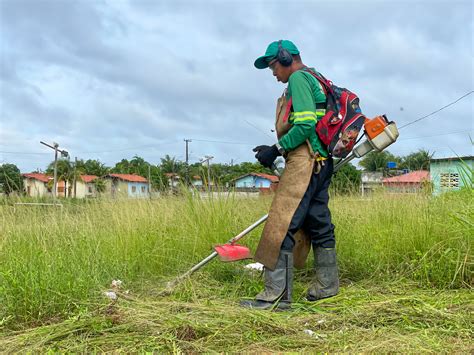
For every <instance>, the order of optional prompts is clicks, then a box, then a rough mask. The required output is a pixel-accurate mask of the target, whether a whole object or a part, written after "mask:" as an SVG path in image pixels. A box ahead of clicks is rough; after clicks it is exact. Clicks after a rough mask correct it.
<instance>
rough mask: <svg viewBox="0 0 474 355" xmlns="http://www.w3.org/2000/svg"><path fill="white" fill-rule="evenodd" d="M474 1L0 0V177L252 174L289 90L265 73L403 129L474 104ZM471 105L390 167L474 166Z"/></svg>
mask: <svg viewBox="0 0 474 355" xmlns="http://www.w3.org/2000/svg"><path fill="white" fill-rule="evenodd" d="M473 16H474V15H473V5H472V1H470V0H469V1H468V0H465V1H456V0H450V1H437V0H430V1H425V0H422V1H417V0H411V1H406V0H399V1H365V0H358V1H246V0H240V1H226V0H221V1H207V0H203V1H191V0H187V1H179V0H173V1H168V0H162V1H155V0H145V1H142V0H133V1H132V0H129V1H126V0H0V53H1V70H0V164H2V163H13V164H16V165H17V166H18V167H19V168H20V170H21V171H22V172H30V171H33V170H37V169H41V170H44V169H45V168H46V166H47V165H48V164H49V163H50V162H51V161H52V160H53V159H54V151H53V150H51V149H50V148H48V147H46V146H43V145H41V144H40V141H44V142H46V143H49V144H52V143H53V142H57V143H58V144H59V148H60V149H65V150H67V151H68V152H69V154H70V156H71V159H74V158H75V157H77V158H78V159H85V160H86V159H98V160H100V161H101V162H102V163H104V164H106V165H107V166H114V165H115V163H117V162H118V161H120V160H121V159H123V158H125V159H132V158H133V156H135V155H138V156H140V157H143V158H144V159H145V160H147V161H148V162H150V163H152V164H159V163H160V159H161V158H163V157H164V156H165V155H166V154H168V155H170V156H174V157H175V158H177V159H179V160H183V161H184V160H185V142H184V139H191V140H192V141H191V142H190V143H189V162H190V163H195V162H198V161H199V160H200V159H201V158H202V157H204V156H205V155H210V156H213V157H214V158H213V160H212V162H216V163H217V162H219V163H228V164H232V163H233V164H238V163H241V162H244V161H255V158H254V156H253V155H254V153H252V151H251V149H252V148H253V147H254V146H256V145H260V144H273V143H275V142H276V138H275V137H274V133H273V132H272V128H273V125H274V115H275V102H276V99H277V98H278V97H279V96H280V95H281V93H282V92H283V90H284V88H285V86H284V85H283V84H282V83H278V82H277V81H276V80H275V78H274V77H273V76H272V74H271V72H270V70H268V69H266V70H257V69H256V68H255V67H254V66H253V62H254V60H255V59H256V58H257V57H259V56H260V55H262V54H263V53H264V52H265V49H266V47H267V45H268V44H269V43H270V42H272V41H275V40H279V39H289V40H292V41H293V42H294V43H295V44H296V45H297V46H298V48H299V50H300V52H301V57H302V60H303V62H304V63H305V64H306V65H308V66H311V67H314V68H316V69H317V70H318V71H320V72H321V73H323V74H324V75H325V76H326V77H327V78H329V79H331V80H332V81H333V82H334V83H335V84H336V85H338V86H343V87H346V88H349V89H350V90H352V91H354V92H355V93H357V94H358V96H359V97H360V103H361V108H362V110H363V112H364V114H366V115H367V116H368V117H373V116H376V115H379V114H386V115H387V116H388V118H389V119H391V120H393V121H395V122H396V123H397V125H398V126H399V127H401V126H403V125H405V124H407V123H409V122H411V121H413V120H415V119H418V118H420V117H422V116H425V115H427V114H429V113H431V112H433V111H435V110H437V109H439V108H440V107H443V106H445V105H447V104H449V103H451V102H453V101H455V100H457V99H458V98H459V97H461V96H463V95H464V94H466V93H468V92H470V91H472V90H473V81H474V79H473V33H474V28H473V27H474V26H473ZM473 111H474V95H469V96H467V97H465V98H464V99H462V100H460V101H459V102H457V103H456V104H454V105H452V106H450V107H448V108H446V109H444V110H442V111H440V112H439V113H436V114H434V115H432V116H430V117H428V118H426V119H424V120H421V121H420V122H417V123H415V124H413V125H410V126H408V127H406V128H403V129H401V130H400V138H399V140H398V141H397V142H396V143H395V144H394V145H392V146H391V147H390V148H389V150H390V152H392V153H394V154H397V155H407V154H409V153H411V152H414V151H417V150H419V149H427V150H429V151H430V152H433V153H434V156H435V157H449V156H455V155H472V154H473V151H472V149H473V145H472V141H471V138H472V139H474V131H473V128H474V127H473V121H474V120H473Z"/></svg>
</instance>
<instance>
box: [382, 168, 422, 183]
mask: <svg viewBox="0 0 474 355" xmlns="http://www.w3.org/2000/svg"><path fill="white" fill-rule="evenodd" d="M429 179H430V172H429V171H426V170H417V171H412V172H409V173H407V174H403V175H399V176H393V177H389V178H385V179H383V180H382V182H383V183H384V184H385V183H388V184H392V183H417V182H422V181H424V180H429Z"/></svg>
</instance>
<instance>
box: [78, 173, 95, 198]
mask: <svg viewBox="0 0 474 355" xmlns="http://www.w3.org/2000/svg"><path fill="white" fill-rule="evenodd" d="M96 179H98V177H97V176H95V175H80V176H79V178H78V179H77V180H76V191H75V193H74V186H73V187H72V189H73V190H72V191H73V195H75V196H74V197H76V198H85V197H96V196H97V188H96V186H95V183H94V182H95V180H96Z"/></svg>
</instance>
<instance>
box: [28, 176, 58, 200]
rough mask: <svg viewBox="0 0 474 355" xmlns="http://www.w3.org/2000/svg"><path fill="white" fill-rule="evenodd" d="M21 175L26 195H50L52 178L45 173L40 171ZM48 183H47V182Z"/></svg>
mask: <svg viewBox="0 0 474 355" xmlns="http://www.w3.org/2000/svg"><path fill="white" fill-rule="evenodd" d="M21 175H22V176H23V186H24V188H25V192H26V195H27V196H31V197H42V196H51V195H52V192H51V187H49V186H52V182H51V183H49V181H52V180H53V178H52V177H51V176H49V175H46V174H41V173H26V174H21ZM48 183H49V184H48Z"/></svg>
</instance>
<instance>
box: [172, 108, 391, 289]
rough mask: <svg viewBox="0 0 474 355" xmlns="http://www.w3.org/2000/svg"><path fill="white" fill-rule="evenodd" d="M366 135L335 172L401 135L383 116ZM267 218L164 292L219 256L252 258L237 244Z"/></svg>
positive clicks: (218, 248)
mask: <svg viewBox="0 0 474 355" xmlns="http://www.w3.org/2000/svg"><path fill="white" fill-rule="evenodd" d="M364 135H365V136H366V137H367V139H366V140H365V141H364V142H363V143H361V144H359V145H357V146H356V147H355V148H354V149H352V152H351V154H350V155H348V156H347V157H346V158H344V159H341V160H339V161H338V162H337V163H336V165H335V166H334V172H336V171H338V170H339V169H340V168H341V167H342V166H344V165H346V164H347V163H349V162H350V161H351V160H352V159H354V158H361V157H363V156H365V155H366V154H368V153H369V152H372V151H376V152H381V151H382V150H384V149H385V148H387V147H388V146H389V145H391V144H392V143H394V142H395V141H396V140H397V138H398V135H399V134H398V129H397V126H396V124H395V122H389V121H388V119H387V117H386V116H385V115H383V116H377V117H375V118H373V119H367V120H366V121H365V123H364ZM274 170H275V174H276V175H279V173H278V171H277V170H276V169H274ZM267 218H268V214H266V215H265V216H263V217H262V218H260V219H259V220H258V221H256V222H255V223H254V224H252V225H250V226H248V227H247V228H246V229H244V230H243V231H242V232H240V233H239V234H237V235H236V236H235V237H233V238H232V239H230V240H229V241H228V242H227V243H226V244H220V245H217V246H215V248H214V252H212V253H211V254H209V256H208V257H206V258H205V259H203V260H202V261H201V262H199V263H198V264H196V265H194V266H193V267H192V268H191V269H189V270H188V271H186V272H185V273H184V274H182V275H180V276H178V277H177V278H176V279H174V280H173V281H171V282H169V283H168V285H167V289H166V290H165V291H164V292H165V293H167V292H171V291H172V289H173V287H174V286H175V285H177V284H178V283H179V282H180V281H182V280H183V279H185V278H186V277H188V276H190V275H191V274H192V273H193V272H195V271H197V270H199V269H200V268H201V267H203V266H204V265H206V264H207V263H208V262H210V261H211V260H212V259H214V258H215V257H216V256H219V258H220V259H221V260H222V261H238V260H243V259H250V258H252V255H251V252H250V249H249V248H247V247H245V246H242V245H238V244H236V242H237V241H238V240H240V239H242V238H243V237H245V236H246V235H247V234H248V233H250V232H251V231H253V230H254V229H255V228H257V227H258V226H259V225H261V224H262V223H263V222H265V221H266V220H267Z"/></svg>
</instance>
